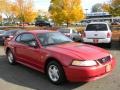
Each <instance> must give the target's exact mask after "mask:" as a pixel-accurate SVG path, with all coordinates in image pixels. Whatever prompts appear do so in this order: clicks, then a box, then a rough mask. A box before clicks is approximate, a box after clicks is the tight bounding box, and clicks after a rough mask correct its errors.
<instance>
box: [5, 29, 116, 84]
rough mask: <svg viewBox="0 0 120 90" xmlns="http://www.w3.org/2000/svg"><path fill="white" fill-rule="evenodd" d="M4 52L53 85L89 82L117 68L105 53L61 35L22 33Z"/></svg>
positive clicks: (9, 57) (9, 60) (10, 60)
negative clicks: (47, 79)
mask: <svg viewBox="0 0 120 90" xmlns="http://www.w3.org/2000/svg"><path fill="white" fill-rule="evenodd" d="M5 53H6V56H7V58H8V62H9V63H10V64H12V65H14V64H15V63H21V64H23V65H26V66H28V67H30V68H33V69H35V70H38V71H41V72H43V73H45V74H46V75H47V76H48V78H49V80H50V81H51V82H52V83H54V84H61V83H63V82H64V81H65V80H68V81H70V82H88V81H92V80H97V79H100V78H102V77H104V76H106V75H108V74H109V73H110V72H111V71H112V70H113V68H114V67H115V59H114V57H113V56H112V55H111V54H110V53H109V52H108V51H106V50H104V49H102V48H99V47H95V46H92V45H87V44H82V43H77V42H73V41H72V40H71V39H69V38H68V37H66V36H65V35H63V34H62V33H60V32H56V31H46V30H35V31H28V32H23V33H21V34H18V35H17V36H15V37H14V38H13V39H12V40H10V41H9V42H7V44H6V46H5Z"/></svg>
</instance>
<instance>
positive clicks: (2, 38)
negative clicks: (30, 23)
mask: <svg viewBox="0 0 120 90" xmlns="http://www.w3.org/2000/svg"><path fill="white" fill-rule="evenodd" d="M23 31H24V30H20V29H18V30H8V31H6V32H5V33H3V35H0V44H2V45H3V44H4V41H5V39H7V38H9V40H10V38H13V37H14V36H15V35H17V34H19V33H21V32H23Z"/></svg>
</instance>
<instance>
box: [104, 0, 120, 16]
mask: <svg viewBox="0 0 120 90" xmlns="http://www.w3.org/2000/svg"><path fill="white" fill-rule="evenodd" d="M103 10H104V11H107V12H109V13H110V14H111V15H112V16H120V0H111V2H108V3H104V4H103Z"/></svg>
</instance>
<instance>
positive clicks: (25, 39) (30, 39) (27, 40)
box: [20, 34, 36, 45]
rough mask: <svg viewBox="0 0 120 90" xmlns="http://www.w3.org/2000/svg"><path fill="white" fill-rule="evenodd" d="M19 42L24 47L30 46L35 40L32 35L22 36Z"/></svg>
mask: <svg viewBox="0 0 120 90" xmlns="http://www.w3.org/2000/svg"><path fill="white" fill-rule="evenodd" d="M20 42H21V43H23V44H26V45H30V43H31V42H36V40H35V38H34V36H33V35H32V34H22V36H21V41H20Z"/></svg>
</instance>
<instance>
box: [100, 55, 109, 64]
mask: <svg viewBox="0 0 120 90" xmlns="http://www.w3.org/2000/svg"><path fill="white" fill-rule="evenodd" d="M110 60H111V58H110V56H107V57H104V58H101V59H98V62H100V63H101V64H104V63H107V62H109V61H110Z"/></svg>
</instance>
